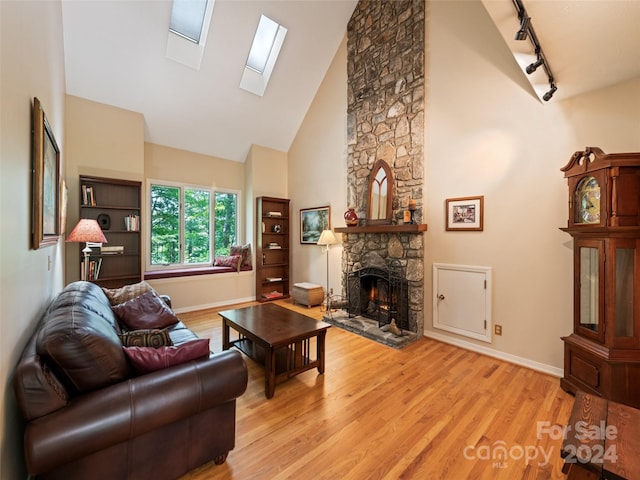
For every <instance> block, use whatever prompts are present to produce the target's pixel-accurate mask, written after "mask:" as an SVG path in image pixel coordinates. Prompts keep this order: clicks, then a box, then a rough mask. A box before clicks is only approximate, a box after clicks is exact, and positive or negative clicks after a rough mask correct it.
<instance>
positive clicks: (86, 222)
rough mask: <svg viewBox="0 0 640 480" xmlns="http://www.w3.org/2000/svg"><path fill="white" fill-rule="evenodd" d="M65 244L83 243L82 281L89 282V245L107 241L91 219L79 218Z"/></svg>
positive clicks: (95, 222) (96, 223)
mask: <svg viewBox="0 0 640 480" xmlns="http://www.w3.org/2000/svg"><path fill="white" fill-rule="evenodd" d="M67 242H76V243H81V242H84V243H85V244H86V245H85V247H84V248H83V249H82V253H84V266H83V270H82V276H83V278H82V280H89V254H90V253H91V248H90V247H89V243H107V239H106V238H105V236H104V233H102V229H101V228H100V225H98V222H97V221H96V220H93V219H91V218H81V219H80V221H79V222H78V224H77V225H76V226H75V227H73V230H71V233H70V234H69V236H68V237H67Z"/></svg>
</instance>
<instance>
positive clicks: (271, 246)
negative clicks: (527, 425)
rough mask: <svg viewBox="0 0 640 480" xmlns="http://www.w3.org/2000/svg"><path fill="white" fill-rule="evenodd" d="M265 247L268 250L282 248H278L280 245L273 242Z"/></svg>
mask: <svg viewBox="0 0 640 480" xmlns="http://www.w3.org/2000/svg"><path fill="white" fill-rule="evenodd" d="M267 247H268V248H270V249H274V248H282V247H281V246H280V244H278V243H275V242H271V243H269V245H267Z"/></svg>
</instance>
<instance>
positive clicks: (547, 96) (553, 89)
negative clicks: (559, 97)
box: [542, 79, 558, 102]
mask: <svg viewBox="0 0 640 480" xmlns="http://www.w3.org/2000/svg"><path fill="white" fill-rule="evenodd" d="M549 84H550V85H551V88H550V89H549V91H548V92H547V93H545V94H544V95H543V96H542V99H543V100H544V101H545V102H548V101H549V100H551V97H553V94H554V93H556V90H558V87H556V84H555V83H553V80H551V79H550V80H549Z"/></svg>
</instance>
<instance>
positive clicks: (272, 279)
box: [265, 277, 282, 282]
mask: <svg viewBox="0 0 640 480" xmlns="http://www.w3.org/2000/svg"><path fill="white" fill-rule="evenodd" d="M265 280H266V281H267V282H281V281H282V277H266V278H265Z"/></svg>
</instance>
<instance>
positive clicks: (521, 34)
mask: <svg viewBox="0 0 640 480" xmlns="http://www.w3.org/2000/svg"><path fill="white" fill-rule="evenodd" d="M530 21H531V17H527V16H526V15H524V16H522V18H521V19H520V30H518V31H517V32H516V36H515V40H526V39H527V33H528V32H527V30H528V29H529V22H530Z"/></svg>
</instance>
